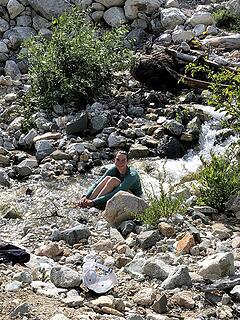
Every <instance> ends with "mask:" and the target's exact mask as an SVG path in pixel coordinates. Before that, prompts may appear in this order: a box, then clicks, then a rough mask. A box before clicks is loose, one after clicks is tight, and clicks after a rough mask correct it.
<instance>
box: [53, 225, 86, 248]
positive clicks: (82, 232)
mask: <svg viewBox="0 0 240 320" xmlns="http://www.w3.org/2000/svg"><path fill="white" fill-rule="evenodd" d="M90 235H91V233H90V231H89V229H88V228H87V227H86V226H85V225H84V224H79V225H78V226H76V227H74V228H70V229H66V230H64V231H59V230H54V231H53V233H52V236H51V240H52V241H59V240H64V241H66V243H68V244H70V245H71V246H72V245H74V244H75V243H78V242H79V241H80V240H82V239H87V238H88V237H89V236H90Z"/></svg>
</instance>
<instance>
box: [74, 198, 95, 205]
mask: <svg viewBox="0 0 240 320" xmlns="http://www.w3.org/2000/svg"><path fill="white" fill-rule="evenodd" d="M93 205H94V202H93V200H89V199H87V198H86V197H85V196H84V197H82V199H81V200H80V201H79V203H78V204H77V207H79V208H87V207H93Z"/></svg>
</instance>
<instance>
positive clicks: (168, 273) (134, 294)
mask: <svg viewBox="0 0 240 320" xmlns="http://www.w3.org/2000/svg"><path fill="white" fill-rule="evenodd" d="M72 3H75V4H76V3H80V4H81V5H82V6H84V7H89V8H90V16H91V18H92V19H93V20H94V21H100V22H101V23H103V24H105V23H106V24H108V25H109V26H118V25H122V24H127V25H129V26H130V28H131V31H130V34H129V38H131V37H133V36H134V37H135V38H136V39H137V47H138V48H141V50H142V52H143V51H144V53H145V54H146V53H148V51H150V54H147V55H148V56H150V57H151V58H152V57H154V56H155V53H156V52H157V53H159V52H161V53H164V52H165V49H166V48H169V47H170V48H173V49H174V50H176V51H177V52H178V53H181V54H183V53H184V54H187V55H188V58H189V56H191V55H192V54H193V53H194V54H196V51H194V52H193V51H192V49H191V40H193V39H195V40H198V41H200V42H201V43H202V45H203V51H202V52H204V41H205V44H206V43H207V42H208V41H210V42H211V41H213V40H212V39H213V38H214V39H215V38H218V37H220V38H221V37H223V40H224V41H225V42H224V44H225V45H229V43H231V44H232V47H231V48H229V47H228V48H225V49H224V48H218V46H216V48H215V49H212V50H211V52H209V58H210V59H211V60H212V61H214V62H215V63H218V64H219V65H228V66H230V67H236V66H239V60H238V54H239V53H238V49H239V39H238V36H239V35H233V36H234V37H235V38H234V39H235V40H231V39H232V38H227V40H226V38H225V37H228V36H230V37H232V34H229V33H228V32H226V31H225V30H220V29H219V28H217V27H216V26H215V24H214V19H213V16H212V13H213V12H214V11H216V10H217V9H218V8H224V7H228V8H229V9H230V10H232V11H234V12H239V10H240V8H239V2H238V1H236V0H231V1H227V2H223V1H179V2H178V1H175V0H170V1H156V0H154V1H148V0H134V1H133V0H127V1H122V0H115V1H107V0H98V1H97V0H96V1H92V0H89V1H88V0H84V1H63V0H61V1H54V0H48V1H35V0H28V1H27V0H19V1H17V0H9V1H8V0H2V1H1V0H0V9H1V18H0V31H1V36H2V39H1V42H0V63H1V68H0V73H1V77H0V100H1V101H0V102H1V104H0V119H1V121H0V167H1V169H0V241H1V242H5V243H6V242H7V243H11V244H14V245H17V246H19V247H21V248H25V249H26V251H27V252H29V253H30V261H29V262H28V263H26V264H25V265H19V264H16V265H14V266H12V265H11V264H9V263H0V283H1V288H0V319H2V320H10V319H24V320H28V319H29V320H68V319H71V320H75V319H76V320H93V319H94V320H95V319H96V320H97V319H103V320H107V319H109V320H124V319H126V320H145V319H146V320H169V319H188V320H190V319H191V320H194V319H195V320H215V319H226V320H228V319H229V320H230V319H234V320H235V319H236V320H237V319H240V304H239V301H240V270H239V268H240V232H239V221H240V220H239V218H240V216H239V215H240V207H239V197H237V196H236V197H235V198H234V199H233V200H232V201H230V202H229V204H228V206H227V208H228V216H227V215H224V214H223V213H222V212H217V210H216V209H213V208H211V207H206V206H197V205H196V199H197V196H198V194H197V193H196V190H195V189H194V187H193V184H194V183H196V182H194V176H193V172H194V171H195V170H196V169H197V168H198V166H199V165H200V163H201V161H200V156H205V155H206V154H207V155H209V153H210V149H212V148H216V149H215V150H216V152H218V153H219V152H222V151H223V150H224V147H225V146H226V145H228V144H229V143H230V141H232V140H236V139H237V136H236V135H235V134H234V132H233V131H232V130H230V129H225V128H223V127H222V125H221V123H220V122H219V121H216V115H213V113H212V112H209V108H208V106H207V104H206V99H205V97H206V95H207V93H206V92H202V91H201V90H190V89H184V90H183V91H181V92H180V87H179V88H178V90H176V91H171V92H170V91H168V90H166V87H165V88H163V87H164V81H163V78H162V79H161V81H162V82H163V86H162V83H160V87H159V88H158V89H156V88H155V89H154V90H153V88H151V89H149V88H147V87H144V86H143V85H142V84H141V83H139V82H138V81H137V80H136V79H134V78H133V77H132V76H131V75H130V74H129V73H126V74H121V75H118V79H117V81H116V83H115V88H114V90H113V92H112V95H107V94H106V95H105V96H103V97H101V98H99V100H98V101H96V102H95V103H93V104H91V105H87V106H86V108H82V109H81V108H80V109H79V107H78V106H77V107H76V106H75V105H72V104H71V103H69V104H66V105H58V104H56V105H55V106H54V109H53V112H51V113H49V112H47V111H46V110H39V111H38V112H36V113H35V114H34V116H33V120H34V126H33V127H28V126H26V122H25V121H26V119H24V117H23V116H22V113H21V104H20V102H19V101H20V98H21V97H22V96H23V95H24V94H25V93H26V92H27V90H29V86H30V84H29V81H28V75H27V64H26V61H21V60H19V58H18V56H17V53H18V52H19V44H20V43H21V42H22V40H23V39H25V38H26V37H28V36H29V35H30V34H36V33H41V34H43V35H44V36H50V35H51V28H50V23H49V22H50V20H51V17H52V15H53V16H55V15H58V14H59V13H61V12H62V11H63V10H64V9H66V8H68V7H70V6H71V4H72ZM221 39H222V38H221ZM229 39H230V40H229ZM223 47H224V45H223ZM205 48H206V47H205ZM180 60H181V59H180ZM179 62H180V61H179V60H178V63H179ZM145 78H146V77H145ZM164 80H165V79H164ZM218 120H219V119H218ZM117 149H125V150H128V151H129V154H130V157H131V158H132V163H131V164H132V165H133V166H134V167H136V168H137V169H138V170H139V172H140V175H141V177H142V179H143V183H144V185H145V188H147V190H152V189H153V190H154V191H155V192H157V180H156V177H157V175H158V171H160V172H162V170H163V166H164V165H165V168H166V171H167V175H168V177H169V178H170V176H171V178H175V182H177V183H178V186H177V188H176V189H175V191H174V192H175V193H176V195H179V194H181V195H183V196H184V197H185V199H186V203H188V205H189V208H188V211H187V214H186V215H184V216H182V215H180V214H176V215H174V216H172V217H171V218H169V219H161V220H160V221H159V224H158V226H157V227H156V228H152V227H150V226H147V225H144V224H141V223H139V222H137V221H135V220H125V221H123V222H122V223H121V224H120V225H117V226H115V227H112V226H111V225H110V224H109V223H108V222H107V221H106V219H105V218H104V213H103V212H102V211H100V210H98V209H95V208H91V209H80V208H76V207H75V205H74V203H75V201H76V199H78V198H79V196H80V195H81V194H82V192H83V191H84V190H85V189H86V188H87V186H88V185H89V184H90V183H91V182H92V181H93V180H94V179H95V178H96V177H97V176H99V175H100V174H101V173H102V172H103V171H104V166H105V165H106V166H107V165H109V163H111V161H112V158H113V153H114V151H115V150H117ZM164 158H167V159H168V160H167V161H166V162H165V161H164V160H163V159H164ZM151 184H152V185H151ZM130 200H131V199H130V198H129V201H130ZM127 202H128V201H127ZM237 218H238V219H237ZM90 259H96V260H97V261H98V262H99V263H102V264H104V265H105V266H107V267H109V268H111V269H112V270H113V272H114V273H115V274H116V277H117V284H116V285H115V286H114V287H113V288H112V289H111V290H109V291H108V292H106V293H104V294H101V295H98V294H96V293H94V292H93V291H91V290H88V289H87V288H86V287H84V286H83V284H82V278H83V264H84V262H86V261H89V260H90Z"/></svg>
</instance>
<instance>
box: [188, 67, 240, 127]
mask: <svg viewBox="0 0 240 320" xmlns="http://www.w3.org/2000/svg"><path fill="white" fill-rule="evenodd" d="M185 72H186V74H188V73H190V74H191V76H192V77H198V76H199V75H200V76H202V75H204V76H205V77H206V80H208V81H209V82H210V85H209V87H208V89H209V92H210V95H209V96H208V103H209V104H210V105H212V106H213V107H214V108H215V109H216V110H219V111H225V112H226V115H228V116H230V118H229V119H228V120H225V124H226V125H227V126H229V127H231V128H233V129H234V130H236V131H237V132H240V121H239V119H240V68H238V69H237V70H236V71H233V70H230V69H228V68H225V67H222V68H220V69H219V70H217V71H214V70H212V69H211V68H210V67H209V66H206V65H198V64H196V63H190V64H188V65H187V66H186V68H185Z"/></svg>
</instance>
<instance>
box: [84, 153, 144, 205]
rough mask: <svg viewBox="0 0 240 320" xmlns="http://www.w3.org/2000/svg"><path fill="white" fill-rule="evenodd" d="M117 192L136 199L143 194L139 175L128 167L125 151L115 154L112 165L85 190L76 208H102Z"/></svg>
mask: <svg viewBox="0 0 240 320" xmlns="http://www.w3.org/2000/svg"><path fill="white" fill-rule="evenodd" d="M118 191H128V192H130V193H133V194H134V195H135V196H137V197H140V196H141V195H142V193H143V192H142V186H141V181H140V177H139V174H138V173H137V171H136V170H134V169H133V168H131V167H129V166H128V154H127V152H126V151H118V152H117V153H116V155H115V158H114V165H113V166H112V167H111V168H109V169H108V170H107V171H106V172H105V174H104V175H103V176H102V177H101V178H100V179H98V180H97V181H96V182H95V183H94V184H93V185H92V186H91V187H90V188H89V189H88V190H87V192H86V193H85V194H84V195H83V196H82V198H81V200H80V202H79V203H78V206H79V207H81V208H86V207H95V206H96V207H98V206H100V207H103V206H105V205H106V202H107V201H108V200H109V199H111V198H112V197H113V196H114V195H115V194H116V193H117V192H118Z"/></svg>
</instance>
